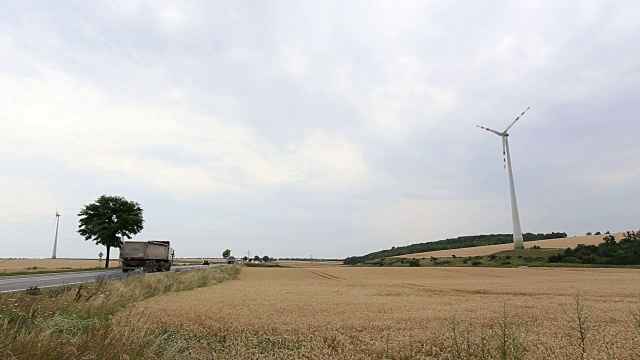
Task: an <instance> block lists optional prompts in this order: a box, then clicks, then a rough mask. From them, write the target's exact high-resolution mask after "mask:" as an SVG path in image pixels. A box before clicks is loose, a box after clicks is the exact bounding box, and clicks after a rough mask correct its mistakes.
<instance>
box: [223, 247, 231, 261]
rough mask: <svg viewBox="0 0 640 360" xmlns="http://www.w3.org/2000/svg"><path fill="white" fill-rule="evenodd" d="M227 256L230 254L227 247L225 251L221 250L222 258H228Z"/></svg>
mask: <svg viewBox="0 0 640 360" xmlns="http://www.w3.org/2000/svg"><path fill="white" fill-rule="evenodd" d="M229 256H231V250H229V249H227V250H225V251H223V252H222V257H223V258H225V259H226V258H228V257H229Z"/></svg>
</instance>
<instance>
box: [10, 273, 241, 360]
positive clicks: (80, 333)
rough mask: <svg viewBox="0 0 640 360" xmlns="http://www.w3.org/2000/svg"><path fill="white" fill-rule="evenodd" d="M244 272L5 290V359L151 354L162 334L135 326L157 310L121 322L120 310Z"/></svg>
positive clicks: (148, 277)
mask: <svg viewBox="0 0 640 360" xmlns="http://www.w3.org/2000/svg"><path fill="white" fill-rule="evenodd" d="M239 271H240V269H239V268H238V267H231V266H229V267H227V266H225V267H217V268H211V269H201V270H193V271H183V272H176V273H166V274H162V275H151V276H150V275H136V276H128V277H126V278H124V279H121V280H117V281H107V280H106V279H105V280H104V281H98V282H96V283H93V284H90V285H86V284H85V285H81V286H79V287H61V288H57V289H52V290H46V291H44V290H31V291H29V292H23V293H11V294H2V295H0V358H2V359H107V358H113V357H114V356H116V357H118V358H120V357H121V356H125V355H123V354H126V357H127V358H132V359H146V358H149V356H148V351H149V346H150V345H152V344H154V343H155V342H157V338H155V337H154V336H156V335H157V334H151V333H149V332H139V331H135V327H134V325H135V324H139V323H140V322H143V321H144V320H145V319H146V318H148V317H150V316H153V314H146V313H139V314H136V318H135V319H133V318H131V319H128V322H127V323H115V322H114V321H113V318H114V315H115V314H116V313H118V312H119V311H121V310H122V309H124V308H126V307H127V306H129V305H130V304H133V303H135V302H138V301H142V300H145V299H148V298H150V297H153V296H158V295H162V294H165V293H168V292H175V291H185V290H191V289H195V288H198V287H203V286H209V285H213V284H216V283H220V282H223V281H226V280H229V279H234V278H235V277H236V276H237V274H238V273H239ZM169 353H170V352H169ZM168 358H171V357H168Z"/></svg>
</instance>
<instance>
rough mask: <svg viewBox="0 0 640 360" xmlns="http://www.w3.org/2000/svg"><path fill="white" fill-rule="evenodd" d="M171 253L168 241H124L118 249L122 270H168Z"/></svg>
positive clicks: (171, 258) (171, 261)
mask: <svg viewBox="0 0 640 360" xmlns="http://www.w3.org/2000/svg"><path fill="white" fill-rule="evenodd" d="M173 255H174V253H173V249H172V248H171V246H170V243H169V241H158V240H152V241H125V242H124V244H123V245H122V248H121V249H120V260H121V262H122V271H123V272H129V271H131V270H136V269H141V270H142V271H145V272H154V271H169V269H171V264H172V263H173Z"/></svg>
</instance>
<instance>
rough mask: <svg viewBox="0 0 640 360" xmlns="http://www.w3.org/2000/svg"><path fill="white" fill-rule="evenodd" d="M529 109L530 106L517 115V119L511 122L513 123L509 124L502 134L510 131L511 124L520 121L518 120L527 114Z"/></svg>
mask: <svg viewBox="0 0 640 360" xmlns="http://www.w3.org/2000/svg"><path fill="white" fill-rule="evenodd" d="M529 108H531V106H529V107H527V108H526V109H524V111H523V112H522V114H520V115H518V117H517V118H516V119H515V120H513V122H512V123H511V125H509V126H507V128H506V129H505V130H504V131H503V132H507V131H509V129H511V127H512V126H513V124H515V123H516V121H518V120H520V118H521V117H522V115H524V113H526V112H527V110H529Z"/></svg>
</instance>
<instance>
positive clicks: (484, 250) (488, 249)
mask: <svg viewBox="0 0 640 360" xmlns="http://www.w3.org/2000/svg"><path fill="white" fill-rule="evenodd" d="M611 235H613V236H614V237H615V238H616V240H618V241H619V240H620V239H622V238H623V237H624V234H623V233H615V234H611ZM605 236H608V235H589V236H574V237H568V238H562V239H549V240H538V241H527V242H525V243H524V246H525V247H526V248H527V249H528V248H530V247H532V246H534V245H537V246H540V247H541V248H543V249H566V248H568V247H570V248H575V247H576V246H578V244H585V245H598V244H600V243H601V242H602V241H603V238H604V237H605ZM505 250H513V244H512V243H509V244H499V245H488V246H478V247H469V248H462V249H451V250H438V251H428V252H421V253H415V254H408V255H398V256H395V257H406V258H423V257H430V256H436V257H451V256H453V255H455V256H458V257H467V256H484V255H490V254H495V253H497V252H499V251H505Z"/></svg>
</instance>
